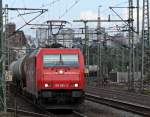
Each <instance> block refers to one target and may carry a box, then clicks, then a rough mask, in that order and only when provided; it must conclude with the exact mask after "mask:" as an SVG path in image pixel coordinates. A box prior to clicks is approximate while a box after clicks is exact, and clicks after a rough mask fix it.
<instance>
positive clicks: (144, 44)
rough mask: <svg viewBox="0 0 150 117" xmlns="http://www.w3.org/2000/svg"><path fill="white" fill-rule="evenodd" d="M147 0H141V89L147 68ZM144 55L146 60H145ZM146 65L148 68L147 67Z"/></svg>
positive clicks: (148, 39)
mask: <svg viewBox="0 0 150 117" xmlns="http://www.w3.org/2000/svg"><path fill="white" fill-rule="evenodd" d="M149 31H150V30H149V0H143V21H142V67H141V90H143V78H144V74H145V73H146V72H149V71H147V69H149V67H148V66H149V64H148V63H149V55H148V54H149V49H150V38H149V36H150V35H149ZM145 57H146V60H145ZM147 65H148V66H147ZM147 67H148V68H147Z"/></svg>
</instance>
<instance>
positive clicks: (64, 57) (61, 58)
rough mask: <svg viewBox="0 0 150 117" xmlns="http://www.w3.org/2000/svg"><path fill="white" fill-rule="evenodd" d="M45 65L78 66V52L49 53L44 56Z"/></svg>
mask: <svg viewBox="0 0 150 117" xmlns="http://www.w3.org/2000/svg"><path fill="white" fill-rule="evenodd" d="M43 64H44V67H53V66H78V65H79V58H78V54H49V55H44V56H43Z"/></svg>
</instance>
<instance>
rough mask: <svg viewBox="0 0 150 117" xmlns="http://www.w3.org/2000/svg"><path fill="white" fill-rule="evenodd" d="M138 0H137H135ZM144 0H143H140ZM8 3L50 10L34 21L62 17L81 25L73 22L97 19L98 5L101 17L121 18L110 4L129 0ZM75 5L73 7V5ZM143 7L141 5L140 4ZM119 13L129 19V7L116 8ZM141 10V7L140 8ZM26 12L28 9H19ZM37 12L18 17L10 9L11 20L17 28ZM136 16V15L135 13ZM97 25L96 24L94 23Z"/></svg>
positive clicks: (20, 0) (22, 0)
mask: <svg viewBox="0 0 150 117" xmlns="http://www.w3.org/2000/svg"><path fill="white" fill-rule="evenodd" d="M134 1H136V0H134ZM140 1H142V0H140ZM5 4H8V6H9V7H17V8H18V7H19V8H21V7H24V8H44V9H48V12H46V13H44V14H43V15H42V16H41V17H39V18H37V19H36V20H35V21H34V22H32V23H43V22H44V21H46V20H50V19H51V20H54V19H59V18H60V17H61V18H60V19H62V20H67V21H69V22H71V26H72V25H73V26H74V25H76V26H77V27H79V26H80V27H81V26H82V25H83V24H81V23H73V22H72V21H73V20H77V19H96V18H97V14H98V13H97V11H98V6H101V8H100V10H101V18H102V19H107V18H108V15H109V14H110V15H111V18H112V19H119V18H118V17H117V16H116V15H115V14H114V13H113V12H112V11H111V10H110V9H109V7H110V6H128V0H3V7H5ZM72 6H73V7H72ZM140 7H141V6H140ZM115 10H116V11H117V13H118V14H119V15H120V16H121V17H122V18H124V19H127V13H128V12H127V9H115ZM140 11H141V9H140ZM19 12H20V13H26V12H27V11H23V12H21V11H19ZM36 15H37V14H32V15H25V16H22V17H18V12H17V11H9V22H14V23H17V28H19V27H21V26H22V25H23V24H24V21H26V22H27V21H28V20H30V19H31V18H33V17H34V16H36ZM135 16H136V15H135ZM89 25H91V24H89ZM93 25H96V24H93ZM111 25H116V24H111V23H110V24H108V23H107V24H105V23H103V24H102V26H111ZM29 28H30V27H29V26H26V27H25V28H23V30H24V31H25V32H26V33H31V30H29Z"/></svg>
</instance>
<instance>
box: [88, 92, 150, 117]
mask: <svg viewBox="0 0 150 117" xmlns="http://www.w3.org/2000/svg"><path fill="white" fill-rule="evenodd" d="M85 96H86V99H87V100H89V101H92V102H95V103H100V104H104V105H108V106H110V107H114V108H118V109H121V110H125V111H128V112H133V113H136V114H139V115H144V116H148V117H149V116H150V107H148V106H143V105H139V104H135V103H129V102H126V101H122V100H118V99H112V98H106V97H100V96H98V95H94V94H90V93H85Z"/></svg>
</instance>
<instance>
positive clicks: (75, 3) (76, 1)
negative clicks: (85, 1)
mask: <svg viewBox="0 0 150 117" xmlns="http://www.w3.org/2000/svg"><path fill="white" fill-rule="evenodd" d="M80 1H81V0H75V2H74V3H73V4H72V5H71V6H70V7H69V8H68V9H66V10H65V12H64V13H63V14H62V15H61V16H59V19H61V18H63V17H64V16H65V15H66V14H67V13H68V12H69V11H70V10H71V9H72V8H73V7H74V6H75V5H77V4H78V3H79V2H80Z"/></svg>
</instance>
